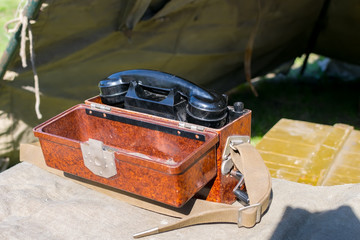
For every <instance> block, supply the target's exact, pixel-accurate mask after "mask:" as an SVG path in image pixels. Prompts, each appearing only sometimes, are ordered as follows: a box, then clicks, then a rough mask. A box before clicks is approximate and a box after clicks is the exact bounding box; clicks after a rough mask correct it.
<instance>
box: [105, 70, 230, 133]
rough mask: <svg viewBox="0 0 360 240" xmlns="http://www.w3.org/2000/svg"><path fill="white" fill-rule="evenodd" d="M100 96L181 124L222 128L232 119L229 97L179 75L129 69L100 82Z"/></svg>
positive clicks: (106, 101)
mask: <svg viewBox="0 0 360 240" xmlns="http://www.w3.org/2000/svg"><path fill="white" fill-rule="evenodd" d="M99 88H100V97H101V99H102V102H103V103H105V104H108V105H113V106H118V107H124V108H125V109H130V110H135V111H139V112H144V113H148V114H153V115H157V116H161V117H166V118H170V119H176V120H179V121H185V122H190V123H195V124H199V125H202V126H206V127H213V128H220V127H222V126H224V125H225V124H226V122H227V118H228V107H227V104H228V103H227V96H226V95H220V94H217V93H215V92H209V91H206V90H205V89H203V88H201V87H199V86H197V85H195V84H194V83H191V82H189V81H187V80H184V79H182V78H179V77H177V76H174V75H171V74H168V73H163V72H159V71H153V70H128V71H122V72H118V73H114V74H112V75H110V76H109V77H107V78H106V79H104V80H102V81H100V83H99Z"/></svg>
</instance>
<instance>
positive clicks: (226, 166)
mask: <svg viewBox="0 0 360 240" xmlns="http://www.w3.org/2000/svg"><path fill="white" fill-rule="evenodd" d="M246 142H247V143H249V142H250V137H249V136H245V135H244V136H242V135H233V136H229V137H228V138H227V139H226V144H225V147H224V151H223V154H222V163H221V173H222V175H227V174H229V173H230V171H231V169H232V168H233V167H234V163H233V162H232V160H231V157H230V149H233V150H236V149H235V148H234V146H236V145H239V144H242V143H246Z"/></svg>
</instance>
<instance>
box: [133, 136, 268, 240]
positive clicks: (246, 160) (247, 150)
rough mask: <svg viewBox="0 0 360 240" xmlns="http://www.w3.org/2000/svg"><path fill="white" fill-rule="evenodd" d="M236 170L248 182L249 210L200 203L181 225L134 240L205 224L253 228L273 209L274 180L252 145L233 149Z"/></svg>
mask: <svg viewBox="0 0 360 240" xmlns="http://www.w3.org/2000/svg"><path fill="white" fill-rule="evenodd" d="M230 154H231V159H232V161H233V164H234V166H235V167H236V169H237V170H239V171H240V172H241V173H242V175H243V177H244V181H245V185H246V190H247V194H248V197H249V200H250V204H249V205H248V206H245V207H239V206H235V205H226V204H221V203H214V202H207V201H201V200H200V201H199V203H197V204H198V206H199V207H198V208H197V209H196V211H193V212H191V213H190V215H189V216H187V217H185V218H183V219H181V220H180V221H178V222H176V223H174V224H169V225H165V226H161V227H156V228H153V229H150V230H147V231H144V232H141V233H138V234H135V235H134V238H140V237H145V236H149V235H153V234H156V233H161V232H166V231H171V230H174V229H178V228H182V227H186V226H191V225H196V224H202V223H216V222H228V223H237V224H238V226H239V227H241V226H244V227H253V226H254V225H255V224H256V223H257V222H259V221H260V219H261V215H262V214H263V213H264V212H265V211H266V209H267V208H268V207H269V202H270V195H271V177H270V174H269V170H268V169H267V167H266V166H265V164H264V161H263V159H262V157H261V156H260V154H259V153H258V152H257V151H256V149H255V147H254V146H252V145H251V144H249V143H242V144H239V145H236V146H233V147H232V149H231V150H230Z"/></svg>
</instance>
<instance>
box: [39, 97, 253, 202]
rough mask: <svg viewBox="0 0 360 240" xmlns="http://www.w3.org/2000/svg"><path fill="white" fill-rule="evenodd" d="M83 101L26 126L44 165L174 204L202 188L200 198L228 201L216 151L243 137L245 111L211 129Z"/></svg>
mask: <svg viewBox="0 0 360 240" xmlns="http://www.w3.org/2000/svg"><path fill="white" fill-rule="evenodd" d="M85 103H86V104H81V105H77V106H74V107H73V108H71V109H69V110H67V111H65V112H63V113H61V114H59V115H58V116H55V117H53V118H52V119H50V120H48V121H46V122H44V123H42V124H41V125H39V126H37V127H36V128H34V134H35V136H36V137H38V138H39V140H40V144H41V148H42V151H43V154H44V157H45V161H46V164H47V165H48V166H50V167H53V168H56V169H59V170H62V171H64V172H66V173H69V174H72V175H75V176H78V177H81V178H84V179H88V180H91V181H94V182H98V183H101V184H104V185H107V186H111V187H114V188H117V189H121V190H124V191H127V192H130V193H134V194H137V195H139V196H143V197H146V198H149V199H152V200H155V201H158V202H161V203H165V204H168V205H171V206H174V207H181V206H182V205H184V204H185V203H186V202H187V201H188V200H189V199H190V198H192V197H193V196H194V195H195V194H196V193H197V192H199V191H200V190H201V189H205V188H204V186H205V185H206V184H207V185H206V188H208V190H207V191H205V192H207V194H206V195H207V197H206V199H207V200H209V201H215V202H222V203H232V202H234V201H235V195H234V194H233V193H232V189H233V188H234V187H235V185H236V183H237V182H236V179H235V178H232V177H228V176H222V175H221V170H220V166H221V162H222V159H221V158H222V152H223V149H224V146H225V142H226V139H227V137H228V136H231V135H248V136H249V135H250V124H251V111H249V110H244V113H243V114H242V115H241V116H240V117H239V118H237V119H235V120H234V121H232V122H230V123H228V124H227V125H226V126H224V127H223V128H220V129H213V128H204V127H201V126H197V125H193V124H191V125H185V126H184V124H180V122H179V121H176V120H170V119H166V118H162V117H157V116H153V115H149V114H145V113H139V112H134V111H130V110H126V109H122V108H118V107H113V106H111V107H110V106H107V105H105V104H102V102H101V98H100V97H94V98H91V99H88V100H86V101H85ZM92 144H93V145H92ZM87 146H90V147H91V148H90V149H95V150H87V149H89V148H87ZM94 146H95V147H94ZM99 146H100V147H99ZM111 156H112V157H113V160H112V162H111V161H110V162H107V161H108V159H109V158H111V159H112V157H111ZM99 159H100V160H101V161H105V162H106V164H105V163H104V162H102V163H101V161H99ZM109 169H110V171H109ZM109 172H110V173H109ZM106 174H107V175H106Z"/></svg>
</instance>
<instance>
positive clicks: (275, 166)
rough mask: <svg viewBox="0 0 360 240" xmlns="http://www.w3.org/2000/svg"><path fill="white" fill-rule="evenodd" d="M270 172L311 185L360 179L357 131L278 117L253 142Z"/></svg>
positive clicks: (273, 174) (345, 126) (340, 125)
mask: <svg viewBox="0 0 360 240" xmlns="http://www.w3.org/2000/svg"><path fill="white" fill-rule="evenodd" d="M256 148H257V150H258V151H259V152H260V154H261V155H262V157H263V159H264V161H265V163H266V165H267V166H268V168H269V170H270V173H271V176H272V177H275V178H283V179H287V180H290V181H294V182H300V183H307V184H311V185H318V186H319V185H327V186H329V185H338V184H346V183H359V182H360V131H357V130H354V128H353V127H352V126H349V125H345V124H335V125H334V126H328V125H322V124H315V123H309V122H303V121H297V120H289V119H281V120H280V121H279V122H278V123H276V124H275V126H274V127H273V128H272V129H271V130H270V131H269V132H268V133H266V135H265V136H264V137H263V139H262V140H261V141H260V142H259V143H258V144H257V145H256Z"/></svg>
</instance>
